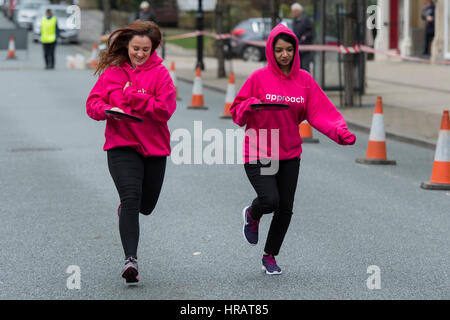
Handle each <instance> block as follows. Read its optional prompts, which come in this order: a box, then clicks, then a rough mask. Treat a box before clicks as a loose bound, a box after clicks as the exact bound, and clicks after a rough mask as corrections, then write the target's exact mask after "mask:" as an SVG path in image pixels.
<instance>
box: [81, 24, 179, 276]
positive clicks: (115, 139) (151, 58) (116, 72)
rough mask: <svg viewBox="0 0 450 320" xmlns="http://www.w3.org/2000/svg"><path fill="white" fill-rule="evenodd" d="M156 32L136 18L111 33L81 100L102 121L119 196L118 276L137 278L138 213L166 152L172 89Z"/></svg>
mask: <svg viewBox="0 0 450 320" xmlns="http://www.w3.org/2000/svg"><path fill="white" fill-rule="evenodd" d="M160 41H161V32H160V30H159V28H158V26H157V25H156V24H154V23H152V22H142V21H136V22H134V23H132V24H131V25H129V26H128V27H126V28H123V29H118V30H116V31H114V32H113V33H112V34H111V36H110V37H109V39H108V43H107V49H106V50H105V51H104V52H103V53H102V55H101V57H100V62H99V65H98V67H97V70H96V73H97V74H100V77H99V79H98V81H97V83H96V84H95V86H94V88H93V89H92V91H91V93H90V94H89V97H88V99H87V102H86V110H87V114H88V115H89V117H91V118H92V119H94V120H98V121H102V120H106V130H105V138H106V141H105V144H104V147H103V149H104V150H105V151H107V155H108V167H109V171H110V173H111V176H112V179H113V181H114V183H115V186H116V188H117V191H118V193H119V197H120V204H119V207H118V215H119V232H120V237H121V241H122V246H123V249H124V252H125V267H124V269H123V271H122V277H123V278H125V281H126V283H127V284H136V283H137V282H138V281H139V275H138V274H139V273H138V265H137V247H138V241H139V213H142V214H144V215H149V214H150V213H151V212H152V211H153V209H154V208H155V205H156V203H157V201H158V197H159V194H160V191H161V188H162V184H163V180H164V173H165V168H166V159H167V156H169V155H170V151H171V150H170V132H169V129H168V127H167V121H168V120H169V119H170V117H171V116H172V114H173V112H174V111H175V108H176V93H175V87H174V84H173V82H172V80H171V77H170V74H169V72H168V70H167V69H166V68H165V67H164V66H163V65H162V64H161V63H162V61H163V60H162V59H161V58H160V57H158V55H157V53H156V48H157V47H158V46H159V44H160ZM105 110H113V111H118V112H125V113H128V114H131V115H134V116H137V117H140V118H142V119H143V120H144V121H143V122H142V123H136V122H130V121H128V120H120V119H119V118H115V117H111V116H108V115H106V114H105Z"/></svg>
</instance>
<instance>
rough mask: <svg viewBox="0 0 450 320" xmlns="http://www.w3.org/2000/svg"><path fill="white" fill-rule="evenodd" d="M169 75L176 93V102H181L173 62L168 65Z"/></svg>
mask: <svg viewBox="0 0 450 320" xmlns="http://www.w3.org/2000/svg"><path fill="white" fill-rule="evenodd" d="M169 74H170V77H171V78H172V82H173V85H174V86H175V92H176V93H177V100H181V98H180V97H179V96H178V87H177V74H176V72H175V62H173V61H172V63H171V64H170V70H169Z"/></svg>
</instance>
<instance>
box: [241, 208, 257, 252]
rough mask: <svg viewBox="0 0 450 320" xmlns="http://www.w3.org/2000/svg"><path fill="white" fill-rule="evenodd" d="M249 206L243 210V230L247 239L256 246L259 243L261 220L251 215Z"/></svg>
mask: <svg viewBox="0 0 450 320" xmlns="http://www.w3.org/2000/svg"><path fill="white" fill-rule="evenodd" d="M249 208H250V207H245V208H244V210H242V217H243V218H244V225H243V227H242V232H243V234H244V238H245V240H247V241H248V243H250V244H251V245H252V246H254V245H256V244H257V243H258V229H259V220H255V219H253V218H252V217H251V216H250V213H249Z"/></svg>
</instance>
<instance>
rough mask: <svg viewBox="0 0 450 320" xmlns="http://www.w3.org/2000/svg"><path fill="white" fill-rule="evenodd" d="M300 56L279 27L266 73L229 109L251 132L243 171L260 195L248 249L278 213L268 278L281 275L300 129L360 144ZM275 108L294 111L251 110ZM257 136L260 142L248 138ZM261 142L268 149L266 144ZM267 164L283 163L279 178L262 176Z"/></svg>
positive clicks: (246, 229) (248, 214)
mask: <svg viewBox="0 0 450 320" xmlns="http://www.w3.org/2000/svg"><path fill="white" fill-rule="evenodd" d="M298 54H299V51H298V39H297V38H296V36H295V34H294V33H293V32H292V31H291V30H290V29H289V28H287V27H286V26H284V25H283V24H279V25H278V26H276V27H275V28H274V29H273V30H272V31H271V32H270V34H269V38H268V39H267V44H266V58H267V67H265V68H262V69H259V70H256V71H255V72H253V73H252V74H251V75H250V77H249V78H248V79H247V81H246V82H245V83H244V85H243V87H242V88H241V90H240V91H239V93H238V95H237V96H236V98H235V100H234V102H233V104H232V105H231V107H230V113H231V115H232V117H233V121H234V122H235V123H237V124H238V125H239V126H241V127H242V126H246V128H245V131H246V138H245V140H244V168H245V172H246V174H247V177H248V179H249V181H250V183H251V185H252V186H253V188H254V189H255V191H256V194H257V197H256V198H255V199H254V200H253V202H252V203H251V205H250V206H248V207H245V208H244V209H243V211H242V216H243V220H244V223H243V235H244V238H245V240H246V241H247V242H248V243H250V244H251V245H256V244H257V243H258V237H259V222H260V219H261V218H262V216H263V215H265V214H271V213H272V212H273V217H272V222H271V224H270V228H269V233H268V235H267V240H266V244H265V247H264V254H263V257H262V265H263V270H265V271H266V273H267V274H280V273H281V268H280V267H279V266H278V264H277V262H276V260H275V256H276V255H278V253H279V251H280V248H281V245H282V243H283V240H284V237H285V235H286V232H287V230H288V227H289V224H290V221H291V217H292V210H293V206H294V197H295V191H296V188H297V179H298V175H299V169H300V155H301V152H302V147H301V144H302V139H301V137H300V134H299V129H298V127H299V124H300V123H301V122H303V121H304V120H308V122H309V123H310V124H311V125H312V126H313V127H314V128H316V129H317V130H319V131H320V132H321V133H323V134H324V135H326V136H328V137H329V138H330V139H332V140H333V141H335V142H336V143H338V144H341V145H351V144H354V143H355V141H356V137H355V135H354V134H352V133H351V132H350V131H349V130H348V128H347V125H346V123H345V120H344V118H343V117H342V115H341V114H340V113H339V111H338V110H337V109H336V107H335V106H334V105H333V104H332V102H331V101H330V100H329V99H328V97H327V96H326V94H325V93H324V92H323V91H322V89H321V88H320V87H319V86H318V84H317V83H316V82H315V80H314V79H313V77H312V76H311V75H310V74H309V73H308V72H306V71H304V70H301V69H300V60H299V58H298ZM270 102H279V103H280V102H281V103H284V104H287V105H288V106H289V108H288V109H280V110H276V111H271V109H269V110H263V109H264V107H261V108H262V110H255V109H253V108H252V107H251V106H252V105H253V104H260V103H270ZM273 130H277V131H276V132H278V142H277V141H275V142H274V141H273V139H272V134H273ZM249 133H250V134H249ZM252 135H254V136H255V137H253V139H252V138H249V137H251V136H252ZM275 136H276V135H275ZM264 137H265V138H264ZM269 137H270V141H269ZM261 139H262V140H264V141H266V143H261V142H260V141H261ZM252 140H253V141H252ZM275 140H276V139H275ZM255 141H258V142H257V143H256V142H255ZM255 144H257V145H258V146H256V145H255ZM261 145H262V146H261ZM277 150H278V151H277ZM268 160H270V161H271V166H272V165H273V163H274V161H275V162H276V161H278V171H277V172H276V173H273V172H270V173H271V174H269V172H267V171H266V172H263V171H262V170H263V168H264V167H267V163H268ZM269 171H270V170H269Z"/></svg>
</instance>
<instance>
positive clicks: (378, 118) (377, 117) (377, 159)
mask: <svg viewBox="0 0 450 320" xmlns="http://www.w3.org/2000/svg"><path fill="white" fill-rule="evenodd" d="M356 162H358V163H364V164H392V165H395V164H397V162H396V161H395V160H388V159H387V157H386V134H385V131H384V118H383V101H382V99H381V97H378V98H377V103H376V105H375V111H374V114H373V118H372V126H371V128H370V136H369V144H368V146H367V153H366V157H365V158H363V159H356Z"/></svg>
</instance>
